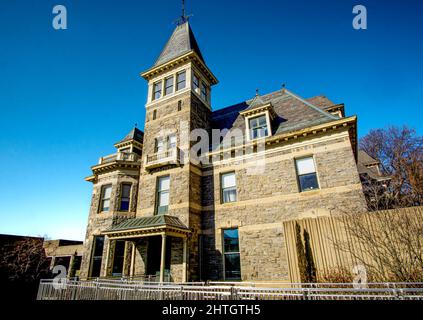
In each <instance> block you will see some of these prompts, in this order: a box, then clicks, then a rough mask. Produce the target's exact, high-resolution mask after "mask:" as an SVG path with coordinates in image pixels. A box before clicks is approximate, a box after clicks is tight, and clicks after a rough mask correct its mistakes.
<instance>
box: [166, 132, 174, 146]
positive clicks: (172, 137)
mask: <svg viewBox="0 0 423 320" xmlns="http://www.w3.org/2000/svg"><path fill="white" fill-rule="evenodd" d="M167 147H168V149H173V148H176V135H175V134H172V135H170V136H169V137H168V140H167Z"/></svg>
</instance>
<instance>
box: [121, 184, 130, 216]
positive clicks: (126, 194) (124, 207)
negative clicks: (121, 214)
mask: <svg viewBox="0 0 423 320" xmlns="http://www.w3.org/2000/svg"><path fill="white" fill-rule="evenodd" d="M130 195H131V184H130V183H123V184H122V187H121V195H120V206H119V211H129V202H130Z"/></svg>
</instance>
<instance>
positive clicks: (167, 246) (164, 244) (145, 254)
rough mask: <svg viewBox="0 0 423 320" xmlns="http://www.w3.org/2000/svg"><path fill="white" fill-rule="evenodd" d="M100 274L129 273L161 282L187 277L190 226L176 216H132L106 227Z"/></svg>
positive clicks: (117, 275) (120, 274)
mask: <svg viewBox="0 0 423 320" xmlns="http://www.w3.org/2000/svg"><path fill="white" fill-rule="evenodd" d="M103 234H104V235H105V236H106V237H107V239H108V241H107V248H106V257H105V259H106V261H105V268H104V271H103V274H102V275H103V277H113V276H114V277H120V276H129V277H131V278H135V277H137V276H140V275H142V276H143V277H144V278H146V277H147V278H149V279H154V281H157V282H160V283H163V282H174V281H177V282H186V281H187V270H188V266H187V260H188V259H187V255H188V249H187V242H188V236H189V234H190V230H189V228H188V227H187V226H185V225H184V224H183V223H182V222H181V221H180V220H179V219H178V218H177V217H174V216H168V215H157V216H152V217H142V218H133V219H128V220H125V221H123V222H121V223H119V224H116V225H114V226H112V227H111V228H109V229H107V230H105V231H104V232H103Z"/></svg>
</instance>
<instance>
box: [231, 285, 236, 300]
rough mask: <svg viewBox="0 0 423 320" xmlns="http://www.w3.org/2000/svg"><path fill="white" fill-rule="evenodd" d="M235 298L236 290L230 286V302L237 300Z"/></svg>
mask: <svg viewBox="0 0 423 320" xmlns="http://www.w3.org/2000/svg"><path fill="white" fill-rule="evenodd" d="M236 297H237V290H236V288H235V287H234V286H232V287H231V295H230V300H237V299H236Z"/></svg>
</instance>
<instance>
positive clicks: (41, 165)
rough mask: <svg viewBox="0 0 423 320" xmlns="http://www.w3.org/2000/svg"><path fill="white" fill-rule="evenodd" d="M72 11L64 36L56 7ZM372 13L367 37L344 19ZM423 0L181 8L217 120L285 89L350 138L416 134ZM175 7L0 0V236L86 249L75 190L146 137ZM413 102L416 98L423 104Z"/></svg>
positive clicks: (190, 0)
mask: <svg viewBox="0 0 423 320" xmlns="http://www.w3.org/2000/svg"><path fill="white" fill-rule="evenodd" d="M56 4H63V5H65V6H66V7H67V9H68V30H64V31H57V30H54V29H53V28H52V25H51V22H52V19H53V14H52V8H53V6H54V5H56ZM357 4H363V5H365V6H366V7H367V9H368V30H365V31H357V30H354V29H353V28H352V19H353V14H352V8H353V6H354V5H357ZM422 8H423V4H422V2H421V1H419V0H414V1H412V0H408V1H401V2H400V1H390V0H380V1H376V0H374V1H364V0H360V1H358V0H357V1H352V0H333V1H330V0H308V1H305V0H296V1H283V0H278V1H276V0H275V1H269V0H268V1H265V0H262V1H228V0H226V1H220V0H213V1H211V0H210V1H204V0H202V1H200V0H187V11H188V12H189V13H193V14H194V16H193V17H192V18H191V25H192V27H193V30H194V33H195V35H196V37H197V40H198V42H199V45H200V48H201V50H202V52H203V55H204V56H205V59H206V62H207V63H208V65H209V67H210V69H211V70H212V71H213V72H214V73H215V75H216V76H217V78H218V79H219V80H220V83H219V84H218V85H217V86H216V87H215V88H214V90H213V108H214V109H218V108H221V107H224V106H227V105H230V104H233V103H237V102H239V101H243V100H245V99H247V98H250V97H251V96H253V95H254V93H255V89H256V88H259V89H260V92H261V93H267V92H271V91H274V90H278V89H280V86H281V84H282V83H286V85H287V88H289V89H290V90H291V91H293V92H295V93H297V94H299V95H301V96H303V97H311V96H315V95H320V94H325V95H327V96H328V97H329V98H330V99H332V100H333V101H334V102H337V103H342V102H343V103H345V105H346V112H347V114H348V115H353V114H356V115H358V117H359V128H358V130H359V135H360V136H362V135H364V134H366V133H367V132H368V131H369V130H370V129H371V128H379V127H384V126H387V125H402V124H407V125H409V126H411V127H414V128H415V129H416V130H417V131H418V133H419V134H422V133H423V125H422V123H421V119H422V118H423V112H422V109H421V94H422V92H423V81H422V74H423V61H422V60H423V59H422V58H421V57H423V44H422V42H423V41H422V31H423V22H422V20H423V19H422V14H421V13H422ZM179 14H180V1H179V0H173V1H170V0H169V1H140V0H119V1H117V0H116V1H94V0H84V1H77V0H72V1H70V0H55V1H50V0H2V1H1V2H0V110H1V116H0V128H1V129H0V130H1V135H0V150H1V151H0V155H1V156H0V202H1V204H0V219H1V224H0V233H8V234H24V235H44V234H47V235H49V236H50V237H52V238H59V237H60V238H71V239H83V238H84V235H85V227H86V223H87V217H88V208H89V203H90V198H91V185H90V184H89V183H87V182H85V181H84V179H83V178H84V177H86V176H88V175H89V174H90V170H89V167H90V166H91V165H93V164H95V163H96V162H97V160H98V158H99V157H100V156H101V155H107V154H110V153H113V152H114V148H113V143H114V142H116V141H118V140H119V139H121V138H122V137H123V136H124V135H125V134H126V133H127V132H128V131H129V130H130V129H131V128H132V127H133V124H134V123H136V122H137V123H138V124H139V127H141V128H142V127H143V123H144V104H145V100H146V83H145V81H144V80H143V79H141V78H140V77H139V72H141V71H144V70H146V69H148V68H149V67H150V66H151V65H152V64H153V62H154V60H155V59H156V58H157V56H158V54H159V53H160V50H161V49H162V47H163V46H164V44H165V42H166V41H167V39H168V37H169V36H170V34H171V32H172V30H173V28H174V25H173V24H172V22H173V21H174V20H175V19H176V18H177V17H178V15H179ZM419 98H420V99H419Z"/></svg>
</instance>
